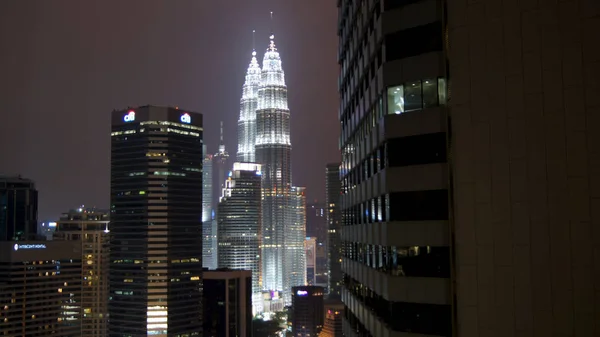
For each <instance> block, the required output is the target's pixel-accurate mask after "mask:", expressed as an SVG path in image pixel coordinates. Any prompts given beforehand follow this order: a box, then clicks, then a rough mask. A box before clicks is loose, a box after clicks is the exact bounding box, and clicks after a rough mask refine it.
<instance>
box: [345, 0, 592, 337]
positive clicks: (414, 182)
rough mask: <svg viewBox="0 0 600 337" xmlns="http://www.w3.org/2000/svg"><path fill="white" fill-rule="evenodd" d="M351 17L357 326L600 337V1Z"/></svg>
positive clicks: (350, 295)
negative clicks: (599, 320)
mask: <svg viewBox="0 0 600 337" xmlns="http://www.w3.org/2000/svg"><path fill="white" fill-rule="evenodd" d="M338 9H339V20H338V23H339V26H338V27H339V29H338V33H339V37H340V46H339V54H338V55H339V62H340V66H341V72H340V79H339V84H340V86H339V88H340V89H339V91H340V98H341V100H340V122H341V139H340V147H341V149H342V172H341V179H342V182H343V193H344V194H343V195H342V197H341V209H342V212H344V217H343V219H344V226H343V229H342V242H343V245H344V252H345V258H344V259H343V261H342V268H343V272H344V274H345V282H344V290H343V291H342V299H343V301H344V303H345V305H346V310H345V319H344V333H345V334H346V335H347V336H358V335H360V336H365V335H367V336H368V335H373V336H379V335H388V334H389V335H392V334H414V335H419V336H428V335H429V336H489V335H499V336H500V335H501V336H535V335H540V336H543V335H550V334H562V335H571V336H592V335H598V334H600V328H599V326H598V324H595V323H593V322H594V319H593V318H592V317H598V315H599V309H598V306H597V305H594V304H593V301H594V299H593V298H594V296H595V295H594V290H593V289H598V287H599V286H600V279H599V278H598V277H594V276H593V275H592V273H590V270H591V268H593V267H592V266H597V265H600V261H599V260H598V255H597V254H596V255H594V254H592V253H591V252H592V251H593V249H594V247H597V246H598V244H599V241H598V240H599V239H598V238H599V236H598V235H595V236H594V235H591V233H595V230H594V228H595V227H597V226H595V224H598V221H600V220H599V219H600V213H598V212H597V211H596V209H599V208H598V205H599V202H598V200H599V199H598V195H600V194H599V193H600V185H598V181H599V180H598V177H599V176H600V164H599V163H600V161H599V160H598V154H599V153H600V139H599V133H598V132H597V131H596V130H597V129H599V128H600V119H599V118H598V113H597V105H598V103H597V100H596V98H595V97H596V95H595V94H592V93H596V92H599V90H600V85H599V84H598V81H597V80H596V79H595V78H596V77H595V75H592V74H598V69H599V68H598V61H599V60H600V56H599V55H600V45H599V44H598V43H597V41H598V40H600V29H598V27H599V21H598V16H599V14H600V7H599V3H598V2H597V1H568V2H564V3H555V2H552V1H549V2H548V1H542V2H529V3H528V2H519V3H514V2H504V3H503V4H502V5H499V3H498V2H495V1H492V0H484V1H478V2H469V1H467V2H462V1H458V0H446V1H435V0H420V1H406V2H399V1H385V0H381V1H345V0H342V1H338ZM567 102H568V103H567ZM365 233H367V235H365ZM373 279H375V280H378V281H377V282H367V280H373ZM596 293H597V292H596ZM596 297H597V296H596ZM431 322H435V324H431Z"/></svg>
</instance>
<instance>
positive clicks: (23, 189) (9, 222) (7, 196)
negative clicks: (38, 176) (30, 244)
mask: <svg viewBox="0 0 600 337" xmlns="http://www.w3.org/2000/svg"><path fill="white" fill-rule="evenodd" d="M37 207H38V193H37V190H36V189H35V184H34V182H33V181H31V180H29V179H25V178H22V177H21V176H14V177H7V176H0V241H12V240H28V239H35V238H36V233H37V226H38V223H37Z"/></svg>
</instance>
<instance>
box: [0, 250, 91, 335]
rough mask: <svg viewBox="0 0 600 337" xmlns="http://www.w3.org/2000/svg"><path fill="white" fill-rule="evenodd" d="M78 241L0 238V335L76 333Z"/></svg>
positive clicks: (78, 314)
mask: <svg viewBox="0 0 600 337" xmlns="http://www.w3.org/2000/svg"><path fill="white" fill-rule="evenodd" d="M81 271H82V270H81V243H80V242H74V241H72V242H57V241H19V242H0V336H50V335H52V336H64V337H79V336H81V314H82V312H81V279H82V277H81V274H82V273H81Z"/></svg>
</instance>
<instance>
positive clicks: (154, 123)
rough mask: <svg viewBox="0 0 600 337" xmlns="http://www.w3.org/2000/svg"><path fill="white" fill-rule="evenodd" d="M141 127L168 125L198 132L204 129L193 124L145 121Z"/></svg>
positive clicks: (141, 123)
mask: <svg viewBox="0 0 600 337" xmlns="http://www.w3.org/2000/svg"><path fill="white" fill-rule="evenodd" d="M140 125H167V126H175V127H178V128H185V129H192V130H197V131H202V130H203V129H202V127H199V126H196V125H192V124H181V123H175V122H167V121H143V122H140Z"/></svg>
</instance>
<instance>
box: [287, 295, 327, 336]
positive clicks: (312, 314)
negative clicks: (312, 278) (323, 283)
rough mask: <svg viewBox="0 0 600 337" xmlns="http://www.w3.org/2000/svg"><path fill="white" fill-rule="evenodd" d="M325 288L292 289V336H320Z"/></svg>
mask: <svg viewBox="0 0 600 337" xmlns="http://www.w3.org/2000/svg"><path fill="white" fill-rule="evenodd" d="M323 295H324V290H323V287H318V286H302V287H293V288H292V312H291V316H292V334H293V336H294V337H314V336H318V335H319V333H320V332H321V330H322V329H323V323H324V319H325V314H324V312H323V310H324V307H323Z"/></svg>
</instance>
